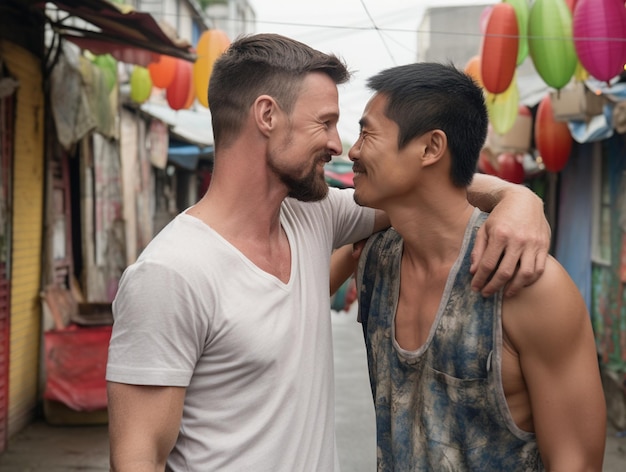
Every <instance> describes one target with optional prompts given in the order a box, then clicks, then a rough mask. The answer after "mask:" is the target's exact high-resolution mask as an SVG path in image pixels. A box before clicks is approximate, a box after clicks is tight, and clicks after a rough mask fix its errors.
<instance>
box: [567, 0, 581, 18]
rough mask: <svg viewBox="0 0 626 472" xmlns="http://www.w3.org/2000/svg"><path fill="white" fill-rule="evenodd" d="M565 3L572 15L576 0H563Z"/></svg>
mask: <svg viewBox="0 0 626 472" xmlns="http://www.w3.org/2000/svg"><path fill="white" fill-rule="evenodd" d="M565 3H567V7H568V8H569V11H571V12H572V15H574V10H576V4H577V3H578V0H565Z"/></svg>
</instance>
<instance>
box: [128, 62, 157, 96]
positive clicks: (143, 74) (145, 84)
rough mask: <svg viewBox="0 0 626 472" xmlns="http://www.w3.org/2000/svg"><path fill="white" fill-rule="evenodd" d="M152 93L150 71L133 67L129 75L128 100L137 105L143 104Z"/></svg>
mask: <svg viewBox="0 0 626 472" xmlns="http://www.w3.org/2000/svg"><path fill="white" fill-rule="evenodd" d="M151 92H152V79H151V78H150V71H148V69H146V68H145V67H141V66H135V67H133V71H132V72H131V74H130V99H131V100H132V101H134V102H137V103H143V102H145V101H146V100H148V98H149V97H150V93H151Z"/></svg>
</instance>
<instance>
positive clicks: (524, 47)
mask: <svg viewBox="0 0 626 472" xmlns="http://www.w3.org/2000/svg"><path fill="white" fill-rule="evenodd" d="M503 2H504V3H508V4H510V5H511V6H512V7H513V8H514V9H515V17H516V18H517V30H518V32H519V44H518V46H517V65H518V66H519V65H520V64H521V63H522V62H524V59H526V57H527V56H528V14H529V12H530V6H529V5H528V0H503Z"/></svg>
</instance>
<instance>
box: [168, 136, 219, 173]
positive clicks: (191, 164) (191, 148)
mask: <svg viewBox="0 0 626 472" xmlns="http://www.w3.org/2000/svg"><path fill="white" fill-rule="evenodd" d="M211 157H213V146H198V145H195V144H188V143H184V142H178V141H170V145H169V148H168V151H167V160H168V161H169V162H172V163H174V164H176V165H178V166H180V167H182V168H183V169H187V170H195V169H196V168H197V167H198V161H199V160H200V159H211Z"/></svg>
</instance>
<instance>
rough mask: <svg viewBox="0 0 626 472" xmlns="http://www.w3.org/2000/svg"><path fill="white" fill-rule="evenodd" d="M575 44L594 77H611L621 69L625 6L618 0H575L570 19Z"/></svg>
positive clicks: (624, 47) (625, 50) (625, 41)
mask: <svg viewBox="0 0 626 472" xmlns="http://www.w3.org/2000/svg"><path fill="white" fill-rule="evenodd" d="M573 32H574V46H575V48H576V53H577V54H578V59H579V60H580V63H581V64H582V66H583V67H584V68H585V69H586V70H587V72H589V73H590V74H591V75H592V76H593V77H595V78H596V79H598V80H602V81H605V82H608V81H610V80H611V79H612V78H613V77H615V76H616V75H619V74H620V73H621V72H622V71H623V70H624V60H625V59H626V8H624V5H623V4H622V2H621V1H619V0H578V2H577V3H576V9H575V13H574V19H573Z"/></svg>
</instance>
